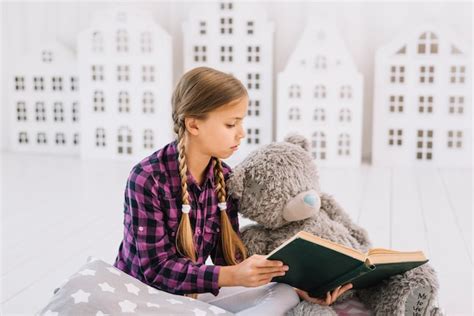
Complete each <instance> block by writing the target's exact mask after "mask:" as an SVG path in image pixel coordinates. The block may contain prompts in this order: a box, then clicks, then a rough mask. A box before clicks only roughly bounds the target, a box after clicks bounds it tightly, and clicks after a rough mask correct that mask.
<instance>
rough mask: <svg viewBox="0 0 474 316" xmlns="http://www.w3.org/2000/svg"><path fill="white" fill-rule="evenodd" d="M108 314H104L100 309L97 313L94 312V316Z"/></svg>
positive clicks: (105, 315)
mask: <svg viewBox="0 0 474 316" xmlns="http://www.w3.org/2000/svg"><path fill="white" fill-rule="evenodd" d="M109 315H110V314H104V313H102V311H98V312H97V314H95V316H109Z"/></svg>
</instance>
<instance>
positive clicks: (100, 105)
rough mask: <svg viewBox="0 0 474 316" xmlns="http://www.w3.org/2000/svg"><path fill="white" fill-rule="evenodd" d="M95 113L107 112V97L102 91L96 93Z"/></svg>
mask: <svg viewBox="0 0 474 316" xmlns="http://www.w3.org/2000/svg"><path fill="white" fill-rule="evenodd" d="M93 101H94V102H93V104H94V112H104V111H105V97H104V92H103V91H100V90H96V91H94V100H93Z"/></svg>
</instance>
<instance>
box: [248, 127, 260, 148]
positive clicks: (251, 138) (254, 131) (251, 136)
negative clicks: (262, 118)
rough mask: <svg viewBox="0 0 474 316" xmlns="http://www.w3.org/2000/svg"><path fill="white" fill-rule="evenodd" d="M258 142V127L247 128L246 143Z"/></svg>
mask: <svg viewBox="0 0 474 316" xmlns="http://www.w3.org/2000/svg"><path fill="white" fill-rule="evenodd" d="M259 143H260V129H259V128H247V144H249V145H258V144H259Z"/></svg>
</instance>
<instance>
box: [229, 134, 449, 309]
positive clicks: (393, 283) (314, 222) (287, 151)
mask: <svg viewBox="0 0 474 316" xmlns="http://www.w3.org/2000/svg"><path fill="white" fill-rule="evenodd" d="M227 185H228V190H229V194H231V195H232V196H233V197H234V198H237V199H238V200H239V204H240V212H241V214H242V215H243V216H244V217H246V218H249V219H251V220H253V221H255V222H256V223H257V224H251V225H247V226H245V227H243V228H242V229H241V234H242V239H243V242H244V243H245V245H246V247H247V249H248V252H249V255H252V254H261V255H264V254H268V253H270V252H271V251H272V250H273V249H275V248H277V247H278V246H280V245H281V244H282V243H283V242H284V241H286V240H287V239H288V238H290V237H292V236H293V235H295V234H296V233H298V232H299V231H301V230H304V231H307V232H310V233H312V234H314V235H317V236H319V237H322V238H325V239H329V240H332V241H334V242H337V243H340V244H343V245H346V246H349V247H352V248H355V249H358V250H360V251H362V252H366V251H367V250H368V249H369V248H370V247H371V244H370V241H369V238H368V235H367V232H366V231H365V230H364V229H363V228H361V227H359V226H358V225H357V224H355V223H354V222H353V221H352V220H351V219H350V218H349V216H348V215H347V214H346V213H345V212H344V210H343V208H342V207H341V206H340V205H339V204H338V203H337V202H336V200H335V199H334V198H333V197H332V196H331V195H328V194H326V193H322V192H321V189H320V185H319V176H318V169H317V167H316V165H315V163H314V162H313V160H312V158H311V155H310V153H309V141H308V140H307V139H306V138H305V137H303V136H300V135H290V136H288V137H287V138H286V139H285V141H284V142H274V143H271V144H269V145H266V146H262V147H261V148H259V149H257V150H255V151H254V152H252V153H251V154H249V156H248V157H247V158H246V159H245V160H244V161H243V162H242V163H240V164H239V165H237V166H236V167H235V168H234V170H233V174H232V175H231V177H230V178H229V181H228V184H227ZM290 269H291V267H290ZM315 269H317V267H315ZM437 293H438V281H437V277H436V274H435V271H434V270H433V268H432V267H431V266H430V265H429V264H424V265H422V266H420V267H418V268H415V269H413V270H410V271H407V272H406V273H404V274H402V275H397V276H394V277H391V278H390V279H388V280H385V281H383V282H382V283H380V284H378V285H376V286H373V287H370V288H367V289H352V290H349V291H348V292H346V293H344V294H343V295H342V296H340V297H339V298H338V299H337V301H336V303H339V302H343V301H345V300H347V299H348V298H351V297H356V298H358V299H359V300H360V301H361V302H362V303H364V305H365V306H366V307H367V308H368V309H369V310H370V311H371V312H372V313H373V314H375V315H404V314H405V315H439V314H440V310H439V309H438V308H437V307H435V302H436V301H437V299H436V298H437ZM288 314H289V315H336V312H335V311H334V309H333V308H332V307H331V306H322V305H319V304H312V303H310V302H307V301H306V300H303V301H301V302H300V303H299V304H298V305H297V306H295V307H294V308H293V309H291V310H290V311H289V312H288Z"/></svg>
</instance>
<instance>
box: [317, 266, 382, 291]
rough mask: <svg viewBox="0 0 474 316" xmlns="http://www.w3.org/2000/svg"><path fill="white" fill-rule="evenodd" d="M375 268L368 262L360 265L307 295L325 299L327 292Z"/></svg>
mask: <svg viewBox="0 0 474 316" xmlns="http://www.w3.org/2000/svg"><path fill="white" fill-rule="evenodd" d="M374 269H375V266H374V265H372V264H370V263H369V262H368V261H366V262H364V263H363V264H361V265H360V266H359V267H357V268H356V269H354V270H351V271H349V272H348V273H346V274H343V275H341V276H340V277H338V278H336V279H335V280H334V281H332V282H330V283H328V284H326V285H325V286H322V287H319V288H317V289H314V290H312V291H310V292H309V295H310V296H312V297H324V298H325V297H326V293H327V292H329V291H332V290H334V289H335V288H337V287H338V286H339V285H344V284H347V283H350V282H351V281H352V280H354V279H357V278H358V277H360V276H361V275H364V274H366V273H369V272H370V271H373V270H374Z"/></svg>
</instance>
